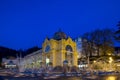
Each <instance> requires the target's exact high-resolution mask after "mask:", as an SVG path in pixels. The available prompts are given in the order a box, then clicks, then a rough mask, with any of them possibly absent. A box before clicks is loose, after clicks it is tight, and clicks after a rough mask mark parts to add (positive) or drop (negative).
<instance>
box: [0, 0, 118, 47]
mask: <svg viewBox="0 0 120 80" xmlns="http://www.w3.org/2000/svg"><path fill="white" fill-rule="evenodd" d="M118 21H120V0H0V46H5V47H8V48H12V49H27V48H30V47H33V46H39V47H41V45H42V42H43V41H44V39H45V38H46V36H48V37H52V36H53V34H54V33H55V32H56V31H58V30H59V28H61V30H62V31H64V32H65V33H66V34H67V35H68V36H71V37H72V38H75V37H78V36H80V35H82V34H83V33H85V32H89V31H92V30H95V29H98V28H100V29H103V28H114V29H116V24H117V23H118Z"/></svg>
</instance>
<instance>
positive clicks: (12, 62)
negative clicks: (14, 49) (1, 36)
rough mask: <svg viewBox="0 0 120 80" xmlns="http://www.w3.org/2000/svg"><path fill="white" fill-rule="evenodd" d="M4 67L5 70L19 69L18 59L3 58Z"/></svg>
mask: <svg viewBox="0 0 120 80" xmlns="http://www.w3.org/2000/svg"><path fill="white" fill-rule="evenodd" d="M2 66H3V67H4V68H17V67H18V59H17V58H9V59H7V58H2Z"/></svg>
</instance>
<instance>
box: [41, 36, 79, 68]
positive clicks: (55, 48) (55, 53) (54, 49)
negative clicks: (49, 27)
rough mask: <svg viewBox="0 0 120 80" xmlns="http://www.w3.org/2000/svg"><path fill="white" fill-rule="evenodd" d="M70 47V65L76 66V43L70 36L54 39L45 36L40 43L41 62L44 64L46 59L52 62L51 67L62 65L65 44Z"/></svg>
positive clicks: (64, 58)
mask: <svg viewBox="0 0 120 80" xmlns="http://www.w3.org/2000/svg"><path fill="white" fill-rule="evenodd" d="M67 45H69V46H71V48H72V58H71V59H70V60H72V61H71V66H77V50H76V43H75V42H74V41H72V39H71V38H70V37H68V38H67V39H61V40H55V39H50V40H49V39H48V38H46V39H45V41H44V43H43V45H42V51H43V53H42V62H43V63H45V64H46V59H48V58H49V61H50V62H52V64H53V67H55V66H63V61H65V60H66V54H67V53H68V51H67V50H66V46H67Z"/></svg>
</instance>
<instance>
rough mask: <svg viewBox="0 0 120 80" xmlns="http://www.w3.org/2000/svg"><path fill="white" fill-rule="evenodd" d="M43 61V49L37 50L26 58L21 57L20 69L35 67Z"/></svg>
mask: <svg viewBox="0 0 120 80" xmlns="http://www.w3.org/2000/svg"><path fill="white" fill-rule="evenodd" d="M41 62H42V49H40V50H38V51H35V52H33V53H31V54H29V55H27V56H25V57H24V58H22V59H20V63H19V69H20V71H24V70H25V69H28V68H29V69H32V68H33V69H35V68H39V67H40V66H41Z"/></svg>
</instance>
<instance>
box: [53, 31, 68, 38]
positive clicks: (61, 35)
mask: <svg viewBox="0 0 120 80" xmlns="http://www.w3.org/2000/svg"><path fill="white" fill-rule="evenodd" d="M53 39H55V40H61V39H67V36H66V34H65V33H64V32H62V31H61V30H59V31H58V32H56V33H55V34H54V36H53Z"/></svg>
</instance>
